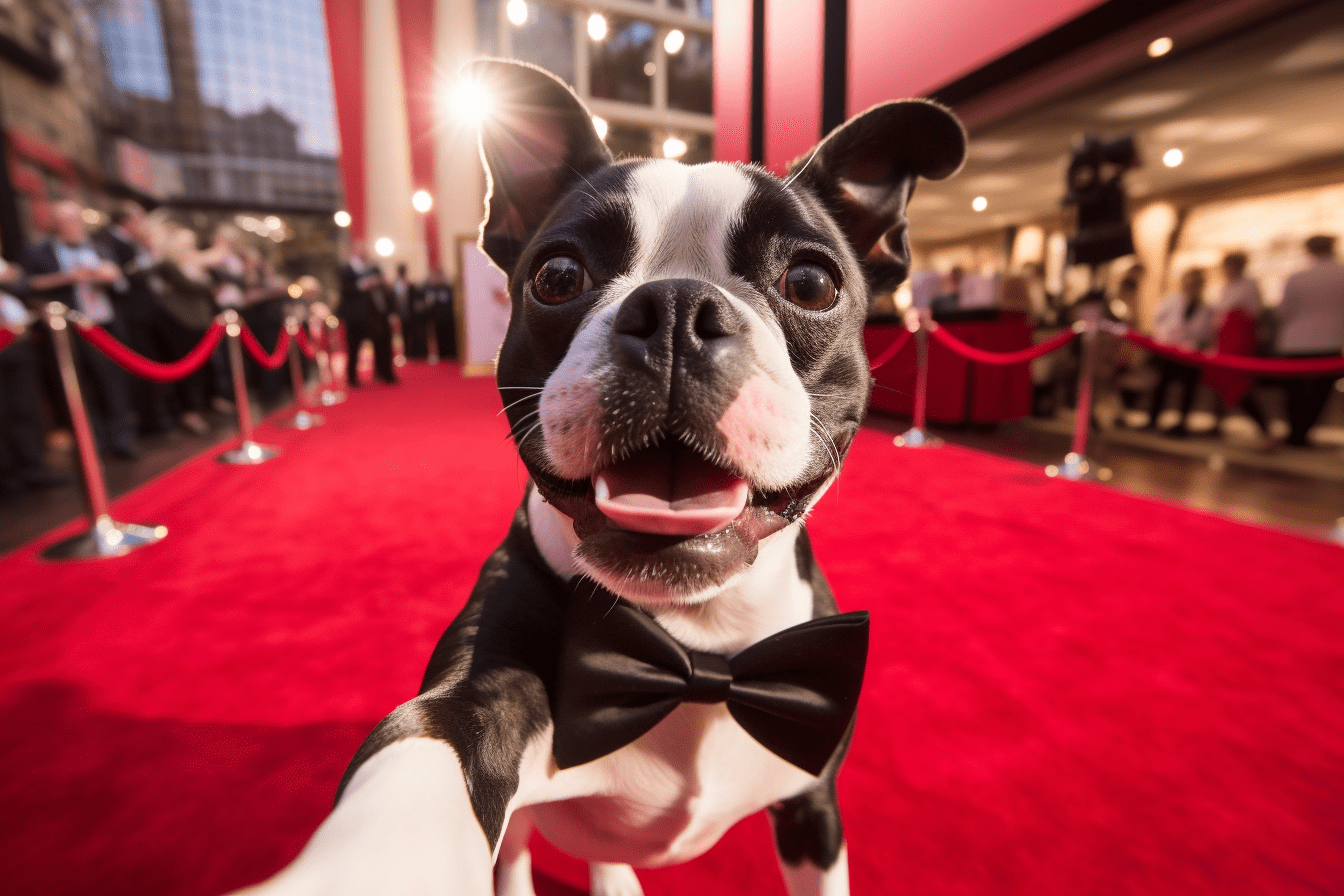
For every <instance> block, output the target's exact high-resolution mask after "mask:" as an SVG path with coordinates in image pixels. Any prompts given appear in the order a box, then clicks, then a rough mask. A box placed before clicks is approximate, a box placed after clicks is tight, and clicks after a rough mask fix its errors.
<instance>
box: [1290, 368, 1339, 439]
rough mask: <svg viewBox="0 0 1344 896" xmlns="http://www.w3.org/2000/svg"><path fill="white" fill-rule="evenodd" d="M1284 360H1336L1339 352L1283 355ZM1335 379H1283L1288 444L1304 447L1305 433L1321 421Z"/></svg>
mask: <svg viewBox="0 0 1344 896" xmlns="http://www.w3.org/2000/svg"><path fill="white" fill-rule="evenodd" d="M1283 357H1286V358H1338V357H1339V352H1330V353H1322V354H1316V355H1284V356H1283ZM1334 385H1335V377H1326V378H1322V379H1299V378H1294V379H1285V380H1284V381H1283V389H1284V392H1286V393H1287V398H1288V444H1289V445H1306V444H1307V433H1309V432H1310V431H1311V428H1312V427H1313V426H1315V425H1316V421H1317V420H1319V419H1321V412H1322V411H1324V410H1325V403H1326V402H1327V401H1329V400H1330V390H1331V389H1332V388H1334Z"/></svg>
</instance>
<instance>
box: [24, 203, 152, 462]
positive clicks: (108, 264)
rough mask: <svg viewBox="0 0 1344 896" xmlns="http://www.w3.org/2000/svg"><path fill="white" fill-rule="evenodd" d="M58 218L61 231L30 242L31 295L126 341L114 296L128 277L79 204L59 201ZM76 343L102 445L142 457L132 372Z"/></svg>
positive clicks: (27, 265)
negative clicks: (99, 242) (92, 232)
mask: <svg viewBox="0 0 1344 896" xmlns="http://www.w3.org/2000/svg"><path fill="white" fill-rule="evenodd" d="M52 222H53V224H54V226H55V234H54V235H53V236H52V237H51V238H50V239H48V240H44V241H43V242H40V243H36V244H34V245H32V246H29V247H28V250H27V251H26V252H25V253H24V256H23V268H24V270H25V271H26V272H27V274H28V287H29V291H30V292H29V297H30V300H33V301H42V302H62V303H64V304H65V305H67V306H69V307H70V308H73V309H74V310H76V311H79V312H81V313H82V314H83V315H84V316H85V317H87V318H89V320H91V321H93V322H94V323H96V324H98V325H99V326H101V327H103V328H104V329H105V330H107V331H108V332H109V333H111V334H112V335H113V336H115V337H116V338H117V339H120V340H122V341H123V342H124V341H125V340H126V333H125V330H124V328H123V327H122V326H121V324H120V322H119V321H118V319H117V313H116V308H115V306H114V305H113V304H112V299H111V291H112V289H114V288H116V287H117V286H119V285H121V284H123V282H124V278H123V277H122V274H121V268H120V267H118V266H117V264H116V262H115V261H113V260H112V259H111V258H108V257H107V256H106V255H105V254H103V252H102V251H101V250H100V249H99V248H98V247H97V246H96V245H94V243H93V242H92V241H91V240H90V239H89V234H88V230H87V228H86V227H85V225H84V217H83V209H82V208H80V206H79V204H78V203H76V202H73V201H71V200H68V199H67V200H62V201H60V202H58V203H56V204H55V206H54V207H53V209H52ZM123 288H124V287H123ZM71 342H72V344H73V350H74V357H75V366H76V369H77V370H78V372H79V380H80V386H81V387H83V392H84V393H85V394H84V402H85V404H86V405H87V410H88V414H89V422H90V424H91V426H92V428H93V432H94V438H95V439H96V440H97V442H98V446H99V448H100V449H101V450H102V451H103V452H105V453H107V454H110V455H112V456H113V457H120V458H126V459H133V458H136V457H138V456H139V454H138V452H137V451H136V450H135V443H134V436H133V433H134V423H133V420H134V418H133V416H132V413H131V400H130V392H129V388H128V384H127V380H126V374H125V373H124V372H123V371H122V369H121V368H120V367H118V366H117V365H116V364H114V363H112V362H111V361H109V360H108V359H107V358H105V357H103V356H102V354H100V353H99V352H98V351H97V350H95V349H94V348H93V347H92V346H90V345H89V344H88V343H86V342H85V341H84V340H83V339H79V338H76V339H73V340H71Z"/></svg>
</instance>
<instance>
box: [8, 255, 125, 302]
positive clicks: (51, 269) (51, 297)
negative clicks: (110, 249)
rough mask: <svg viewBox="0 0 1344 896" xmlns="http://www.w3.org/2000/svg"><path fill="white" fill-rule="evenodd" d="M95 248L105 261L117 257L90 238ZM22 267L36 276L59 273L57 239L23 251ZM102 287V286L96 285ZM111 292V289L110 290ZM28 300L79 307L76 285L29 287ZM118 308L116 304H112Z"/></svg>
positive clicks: (59, 263)
mask: <svg viewBox="0 0 1344 896" xmlns="http://www.w3.org/2000/svg"><path fill="white" fill-rule="evenodd" d="M90 243H91V244H92V245H93V250H94V251H95V252H97V253H98V257H99V258H101V259H103V260H104V261H111V262H115V261H116V259H114V258H112V257H110V256H109V255H108V254H107V250H106V249H104V248H103V247H101V246H99V245H98V244H97V243H96V242H93V241H92V240H90ZM19 265H20V267H22V268H23V270H24V272H25V273H27V274H28V276H29V277H35V276H37V275H39V274H57V273H60V270H61V260H60V259H59V258H58V257H57V256H56V241H55V239H49V240H43V241H42V242H40V243H34V244H33V245H31V246H29V247H28V248H27V249H26V250H25V251H24V253H23V258H22V259H21V260H20V261H19ZM95 288H102V287H95ZM108 294H109V295H110V294H111V290H108ZM27 298H28V302H29V304H30V305H36V304H42V303H45V302H62V303H64V304H65V306H66V307H67V308H78V307H79V306H78V305H76V304H75V287H74V285H73V284H72V285H70V286H58V287H56V288H54V289H43V290H37V289H31V288H30V289H29V290H28V297H27ZM112 307H113V309H114V310H115V309H116V305H113V306H112Z"/></svg>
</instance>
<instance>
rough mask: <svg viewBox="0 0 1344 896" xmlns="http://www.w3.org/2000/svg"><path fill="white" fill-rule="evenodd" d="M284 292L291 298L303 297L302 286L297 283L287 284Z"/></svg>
mask: <svg viewBox="0 0 1344 896" xmlns="http://www.w3.org/2000/svg"><path fill="white" fill-rule="evenodd" d="M285 292H287V293H289V297H290V298H291V299H301V298H303V287H302V286H300V285H299V284H297V283H291V284H289V289H287V290H285Z"/></svg>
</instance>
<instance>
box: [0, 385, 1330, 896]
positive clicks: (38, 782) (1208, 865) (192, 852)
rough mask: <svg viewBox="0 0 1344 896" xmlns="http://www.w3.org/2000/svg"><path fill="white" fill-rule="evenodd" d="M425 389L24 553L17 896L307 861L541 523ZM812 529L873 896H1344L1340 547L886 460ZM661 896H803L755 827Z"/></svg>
mask: <svg viewBox="0 0 1344 896" xmlns="http://www.w3.org/2000/svg"><path fill="white" fill-rule="evenodd" d="M405 377H406V382H405V384H404V385H403V386H401V387H399V388H386V387H369V388H366V389H364V390H362V391H360V392H357V393H356V394H355V395H353V396H352V399H351V401H350V402H348V403H347V404H345V405H341V406H339V407H336V408H332V409H330V411H329V412H328V419H329V421H330V422H329V423H328V425H327V426H325V427H323V428H322V429H318V430H314V431H312V432H308V433H295V432H287V431H282V430H278V429H274V428H271V427H263V428H262V430H261V433H262V434H263V436H264V439H265V441H267V442H270V443H272V444H278V445H281V446H283V447H284V449H285V452H286V453H285V456H284V457H283V458H281V459H280V460H278V461H275V462H274V463H271V464H268V465H266V466H263V467H257V468H237V467H225V466H222V465H219V464H216V463H214V462H213V461H212V460H211V459H210V458H209V457H201V458H197V459H196V460H194V461H191V462H189V463H188V464H186V465H184V466H182V467H180V468H178V469H176V470H174V471H172V472H170V473H168V474H167V475H165V476H164V477H162V478H160V479H158V480H156V481H154V482H153V483H151V484H150V485H148V486H146V487H144V488H142V489H140V490H138V491H136V492H133V493H132V494H130V495H128V496H126V497H125V498H123V499H122V500H120V501H118V502H117V504H116V505H115V511H116V515H117V516H118V518H120V519H123V520H127V521H133V522H162V523H166V524H167V525H168V526H169V528H170V530H171V531H170V535H169V538H168V540H166V541H165V542H164V543H162V544H160V545H157V546H155V547H153V548H150V549H148V550H145V551H142V552H140V553H138V554H136V555H133V556H131V557H127V558H123V559H119V560H114V561H104V562H97V563H83V564H74V565H65V566H52V565H46V564H43V563H41V562H40V561H38V560H37V559H35V554H36V547H34V546H30V547H28V548H26V549H24V550H21V551H19V552H17V553H14V554H10V555H8V556H6V557H4V558H0V732H3V733H0V768H3V771H2V772H0V881H3V883H2V884H0V891H3V892H6V893H15V894H62V896H64V894H70V896H76V894H79V896H88V894H109V896H121V894H125V896H131V894H135V896H160V894H163V896H166V894H174V896H187V894H193V896H194V894H200V896H210V894H218V893H221V892H223V891H225V890H227V889H229V888H232V887H236V886H240V885H243V884H246V883H251V882H254V881H256V880H258V879H260V878H262V877H264V876H266V875H267V874H269V873H271V872H273V871H274V870H275V869H277V868H278V867H280V866H281V865H282V864H283V863H284V862H285V861H287V860H288V859H289V858H291V857H292V856H293V855H294V854H295V853H296V852H297V851H298V849H299V848H300V847H301V846H302V844H303V842H304V841H305V840H306V838H307V836H308V835H309V834H310V833H311V831H312V829H313V828H314V827H315V826H316V825H317V824H318V823H319V822H320V820H321V819H322V817H323V816H324V814H325V812H326V811H327V809H328V808H329V806H330V800H331V797H332V794H333V791H334V787H335V784H336V782H337V780H338V779H339V776H340V774H341V771H342V770H343V768H344V766H345V763H346V762H347V760H348V759H349V757H350V755H351V754H352V752H353V751H354V749H355V747H356V746H357V745H358V744H359V742H360V741H361V740H362V738H363V737H364V735H365V734H366V733H367V732H368V730H369V729H370V727H371V726H372V725H373V724H374V723H375V722H376V721H377V720H378V719H379V718H380V717H381V716H382V715H383V713H385V712H386V711H387V710H388V709H390V708H391V707H392V706H394V705H396V704H397V703H399V702H401V701H403V700H405V699H406V698H408V697H409V696H411V695H412V694H413V692H414V690H415V688H416V686H417V684H418V682H419V679H420V674H421V672H422V669H423V665H424V662H425V660H426V658H427V657H428V654H429V651H430V648H431V646H432V644H433V643H434V641H435V639H436V638H437V637H438V634H439V633H440V631H441V630H442V628H443V627H444V626H445V625H446V623H447V622H448V620H449V619H450V618H451V617H452V615H453V613H454V611H455V610H456V609H457V607H458V606H459V605H460V604H461V603H462V601H463V600H464V599H465V595H466V593H467V590H468V589H469V587H470V585H471V583H472V581H473V580H474V578H475V574H476V570H477V568H478V567H479V565H480V562H481V561H482V560H483V559H484V557H485V555H486V554H487V552H488V551H489V550H490V549H491V548H492V547H493V546H494V544H495V543H496V541H497V540H498V539H499V538H500V537H501V536H502V535H503V533H504V530H505V527H506V525H507V523H508V519H509V515H510V513H511V512H512V510H513V507H514V505H515V504H516V502H517V499H518V497H519V495H520V493H521V487H522V483H523V473H522V470H521V467H520V466H519V465H518V463H517V461H516V460H515V458H514V456H513V454H512V451H511V448H510V446H509V445H508V444H507V443H506V442H505V441H504V436H505V426H504V423H503V420H502V418H501V417H497V416H495V412H496V411H497V410H498V408H499V404H500V402H499V399H498V397H497V395H496V394H495V393H494V392H493V391H492V389H491V387H490V384H489V383H487V382H485V381H480V380H472V381H465V380H462V379H461V378H460V377H459V376H458V375H457V373H456V371H455V369H454V368H452V367H450V366H440V367H437V368H428V367H423V366H411V367H409V368H407V369H406V371H405ZM811 528H812V532H813V535H814V539H815V543H816V546H817V552H818V554H819V556H820V558H821V560H822V562H823V563H824V564H825V566H826V569H827V571H828V573H829V575H830V578H831V581H832V584H833V585H834V587H835V590H836V592H837V594H838V595H839V596H840V599H841V603H842V605H843V606H844V607H845V608H846V609H857V608H861V607H866V608H869V609H871V610H872V611H873V629H874V632H873V637H874V641H873V649H872V654H871V659H870V663H869V671H868V684H867V689H866V691H865V696H864V700H863V704H862V707H861V710H860V720H859V726H858V731H857V735H856V740H855V746H854V749H853V752H852V754H851V758H850V761H849V763H848V765H847V767H846V769H845V771H844V773H843V774H842V776H841V804H842V807H843V809H844V811H845V817H846V822H847V826H848V831H849V838H850V855H851V862H852V877H853V882H854V887H853V889H854V892H855V893H859V894H862V893H870V894H876V893H883V894H887V893H905V894H918V896H936V894H990V893H992V894H1024V896H1027V894H1029V896H1055V894H1059V896H1065V894H1094V893H1096V894H1121V893H1124V894H1144V896H1161V894H1171V896H1176V894H1180V896H1190V894H1219V896H1229V894H1259V893H1265V894H1293V893H1304V894H1306V893H1311V894H1327V893H1335V894H1337V893H1344V722H1341V719H1344V637H1341V632H1344V601H1342V600H1341V597H1342V596H1344V550H1341V549H1340V548H1339V547H1336V546H1332V545H1329V544H1324V543H1318V542H1311V541H1307V540H1303V539H1297V538H1293V537H1291V536H1287V535H1283V534H1279V533H1275V532H1270V531H1267V530H1261V529H1256V528H1251V527H1248V526H1243V525H1239V524H1235V523H1231V522H1228V521H1226V520H1223V519H1219V518H1216V517H1211V516H1205V515H1199V514H1195V513H1191V512H1187V511H1184V510H1182V509H1179V508H1176V507H1173V506H1169V505H1165V504H1161V503H1157V502H1153V501H1148V500H1143V499H1138V498H1134V497H1131V496H1127V495H1124V494H1121V493H1119V492H1116V491H1114V490H1111V489H1108V488H1105V487H1101V486H1091V485H1079V484H1072V483H1067V482H1059V481H1054V480H1047V479H1045V478H1044V477H1042V476H1041V475H1040V473H1039V472H1038V471H1037V470H1036V469H1034V468H1032V467H1028V466H1025V465H1021V464H1017V463H1014V462H1011V461H1005V460H1001V459H997V458H993V457H990V456H988V455H983V454H978V453H974V452H970V451H966V450H963V449H956V448H943V449H937V450H931V451H922V452H920V451H908V450H907V451H901V450H899V449H895V448H893V447H892V446H891V444H890V440H889V437H887V436H883V435H881V434H878V433H876V432H867V431H866V432H865V433H864V434H863V435H862V436H861V437H860V439H859V441H858V443H857V445H856V447H855V450H854V453H853V455H852V457H851V460H850V462H849V464H848V467H847V469H846V473H845V476H844V477H843V478H842V480H841V482H840V485H839V487H838V489H836V490H834V491H833V492H832V493H831V494H830V495H829V496H827V498H826V499H825V500H824V502H823V505H822V507H821V508H820V509H819V511H818V512H817V514H816V515H815V517H814V521H813V523H812V527H811ZM59 534H68V532H67V533H54V534H53V536H52V538H54V537H57V536H58V535H59ZM48 540H50V539H44V543H45V541H48ZM39 546H40V545H39ZM538 865H539V868H540V869H541V871H542V876H543V877H544V879H543V880H542V881H541V886H540V887H539V890H540V891H541V892H542V894H543V896H547V894H550V896H559V894H566V896H567V894H571V893H574V892H578V890H577V889H575V888H576V887H577V886H578V885H581V884H582V881H583V880H584V876H583V871H582V868H581V866H580V865H579V864H578V863H577V862H575V861H573V860H571V859H568V858H565V857H563V856H560V855H558V854H557V853H555V852H554V851H553V850H550V849H548V848H545V847H541V848H540V849H539V855H538ZM642 877H643V879H644V881H645V886H646V889H647V891H648V892H649V894H650V896H659V894H673V893H685V892H703V893H733V894H741V893H759V894H781V893H783V887H782V885H781V884H780V882H779V878H778V873H777V871H776V870H775V868H774V859H773V856H772V852H771V849H770V846H769V835H768V830H767V826H766V824H765V822H764V820H763V818H760V817H757V818H752V819H749V820H747V821H746V822H745V823H743V824H742V825H739V826H738V828H736V829H734V830H733V831H732V832H730V834H729V836H728V837H726V838H725V840H724V841H723V842H722V843H720V844H719V846H718V847H716V848H715V849H714V850H712V851H711V852H710V853H709V854H707V855H706V856H704V857H702V858H701V859H699V860H697V861H695V862H692V863H689V864H687V865H684V866H680V867H677V868H671V869H663V870H659V871H651V872H647V873H643V874H642Z"/></svg>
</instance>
